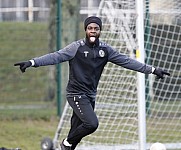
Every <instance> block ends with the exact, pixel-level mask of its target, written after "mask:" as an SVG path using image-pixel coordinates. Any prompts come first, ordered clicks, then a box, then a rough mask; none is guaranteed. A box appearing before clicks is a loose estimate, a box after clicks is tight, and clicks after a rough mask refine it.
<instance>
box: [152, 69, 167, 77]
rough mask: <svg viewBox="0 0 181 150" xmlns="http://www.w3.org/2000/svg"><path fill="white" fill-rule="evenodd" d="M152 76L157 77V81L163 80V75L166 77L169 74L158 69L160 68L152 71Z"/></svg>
mask: <svg viewBox="0 0 181 150" xmlns="http://www.w3.org/2000/svg"><path fill="white" fill-rule="evenodd" d="M153 74H154V75H156V76H157V79H160V78H161V79H164V75H167V76H170V73H168V72H166V71H164V70H162V69H160V68H156V69H155V70H154V71H153Z"/></svg>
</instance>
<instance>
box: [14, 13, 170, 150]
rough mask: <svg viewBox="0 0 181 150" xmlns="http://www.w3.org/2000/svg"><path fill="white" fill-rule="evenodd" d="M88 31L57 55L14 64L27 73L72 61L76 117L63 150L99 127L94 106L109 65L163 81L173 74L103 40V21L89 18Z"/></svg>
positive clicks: (69, 94) (69, 98)
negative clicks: (124, 52)
mask: <svg viewBox="0 0 181 150" xmlns="http://www.w3.org/2000/svg"><path fill="white" fill-rule="evenodd" d="M84 29H85V33H86V37H85V39H81V40H78V41H75V42H73V43H71V44H70V45H68V46H66V47H65V48H63V49H61V50H59V51H56V52H54V53H50V54H46V55H43V56H41V57H36V58H33V59H31V60H29V61H23V62H19V63H16V64H14V65H15V66H19V67H20V70H21V71H22V72H25V70H26V68H28V67H31V66H34V67H39V66H47V65H54V64H58V63H61V62H64V61H69V81H68V85H67V89H66V91H67V96H66V97H67V101H68V103H69V104H70V106H71V107H72V109H73V114H72V117H71V128H70V131H69V133H68V136H67V137H66V138H65V139H64V140H63V141H62V143H61V144H60V145H59V146H60V147H61V149H62V150H74V149H75V147H76V146H77V144H78V143H79V142H80V141H81V139H82V138H83V137H85V136H87V135H89V134H91V133H93V132H94V131H95V130H96V129H97V128H98V119H97V116H96V114H95V112H94V107H95V100H96V93H97V86H98V82H99V79H100V77H101V74H102V71H103V69H104V66H105V65H106V64H107V62H112V63H114V64H117V65H118V66H121V67H124V68H127V69H130V70H134V71H138V72H141V73H144V74H151V73H153V74H154V75H156V76H157V77H158V78H161V79H163V78H164V75H170V74H169V73H167V72H165V71H164V70H162V69H160V68H157V69H156V68H154V67H152V66H149V65H146V64H143V63H140V62H138V61H136V60H134V59H132V58H129V57H128V56H126V55H124V54H121V53H119V52H118V51H117V50H115V49H114V48H112V47H111V46H109V45H108V44H106V43H104V42H102V41H100V40H99V36H100V34H101V30H102V21H101V20H100V18H98V17H96V16H91V17H88V18H87V19H86V20H85V21H84ZM120 75H121V74H120Z"/></svg>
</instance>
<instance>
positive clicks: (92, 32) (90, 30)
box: [85, 23, 101, 43]
mask: <svg viewBox="0 0 181 150" xmlns="http://www.w3.org/2000/svg"><path fill="white" fill-rule="evenodd" d="M85 32H86V37H87V39H88V40H89V42H90V43H95V41H96V39H98V38H99V36H100V33H101V30H100V27H99V25H98V24H96V23H90V24H89V25H88V26H87V28H86V31H85Z"/></svg>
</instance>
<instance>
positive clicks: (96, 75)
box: [33, 39, 152, 96]
mask: <svg viewBox="0 0 181 150" xmlns="http://www.w3.org/2000/svg"><path fill="white" fill-rule="evenodd" d="M33 60H34V61H35V65H34V66H35V67H39V66H46V65H54V64H58V63H61V62H65V61H69V81H68V85H67V92H68V93H70V94H71V93H74V94H86V95H94V96H95V95H96V92H97V86H98V82H99V79H100V77H101V73H102V71H103V69H104V66H105V65H106V64H107V62H112V63H114V64H117V65H119V66H122V67H124V68H127V69H130V70H134V71H138V72H142V73H145V74H150V73H152V67H151V66H149V65H146V64H143V63H140V62H138V61H136V60H134V59H132V58H129V57H128V56H126V55H124V54H121V53H119V52H118V51H117V50H115V49H113V48H112V47H111V46H109V45H107V44H106V43H103V42H102V41H99V40H97V41H96V43H95V44H94V45H91V44H89V42H87V40H86V39H81V40H79V41H75V42H73V43H71V44H70V45H68V46H66V47H65V48H63V49H61V50H59V51H56V52H53V53H49V54H46V55H43V56H41V57H36V58H34V59H33Z"/></svg>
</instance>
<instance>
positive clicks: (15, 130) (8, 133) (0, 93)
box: [0, 22, 59, 150]
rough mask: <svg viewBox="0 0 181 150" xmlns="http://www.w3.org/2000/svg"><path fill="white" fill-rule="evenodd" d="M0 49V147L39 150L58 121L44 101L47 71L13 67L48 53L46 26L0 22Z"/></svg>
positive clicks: (51, 105) (52, 103) (50, 104)
mask: <svg viewBox="0 0 181 150" xmlns="http://www.w3.org/2000/svg"><path fill="white" fill-rule="evenodd" d="M0 45H1V46H0V64H1V67H0V121H1V123H0V147H2V146H3V147H7V148H16V147H20V148H21V149H22V150H39V149H40V142H41V140H42V138H43V137H45V136H50V137H51V138H53V137H54V132H55V129H56V127H57V124H58V121H59V118H58V117H57V110H56V102H55V100H53V101H45V96H46V92H47V85H48V81H47V72H48V70H47V68H46V67H42V68H41V69H35V68H31V71H30V70H29V69H28V70H27V71H26V73H24V74H22V73H21V72H20V71H19V69H18V68H17V67H14V66H13V64H14V63H15V62H19V61H24V60H28V59H30V58H32V57H35V56H39V55H42V54H45V53H47V52H48V31H47V24H46V23H15V22H14V23H10V22H1V23H0Z"/></svg>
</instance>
